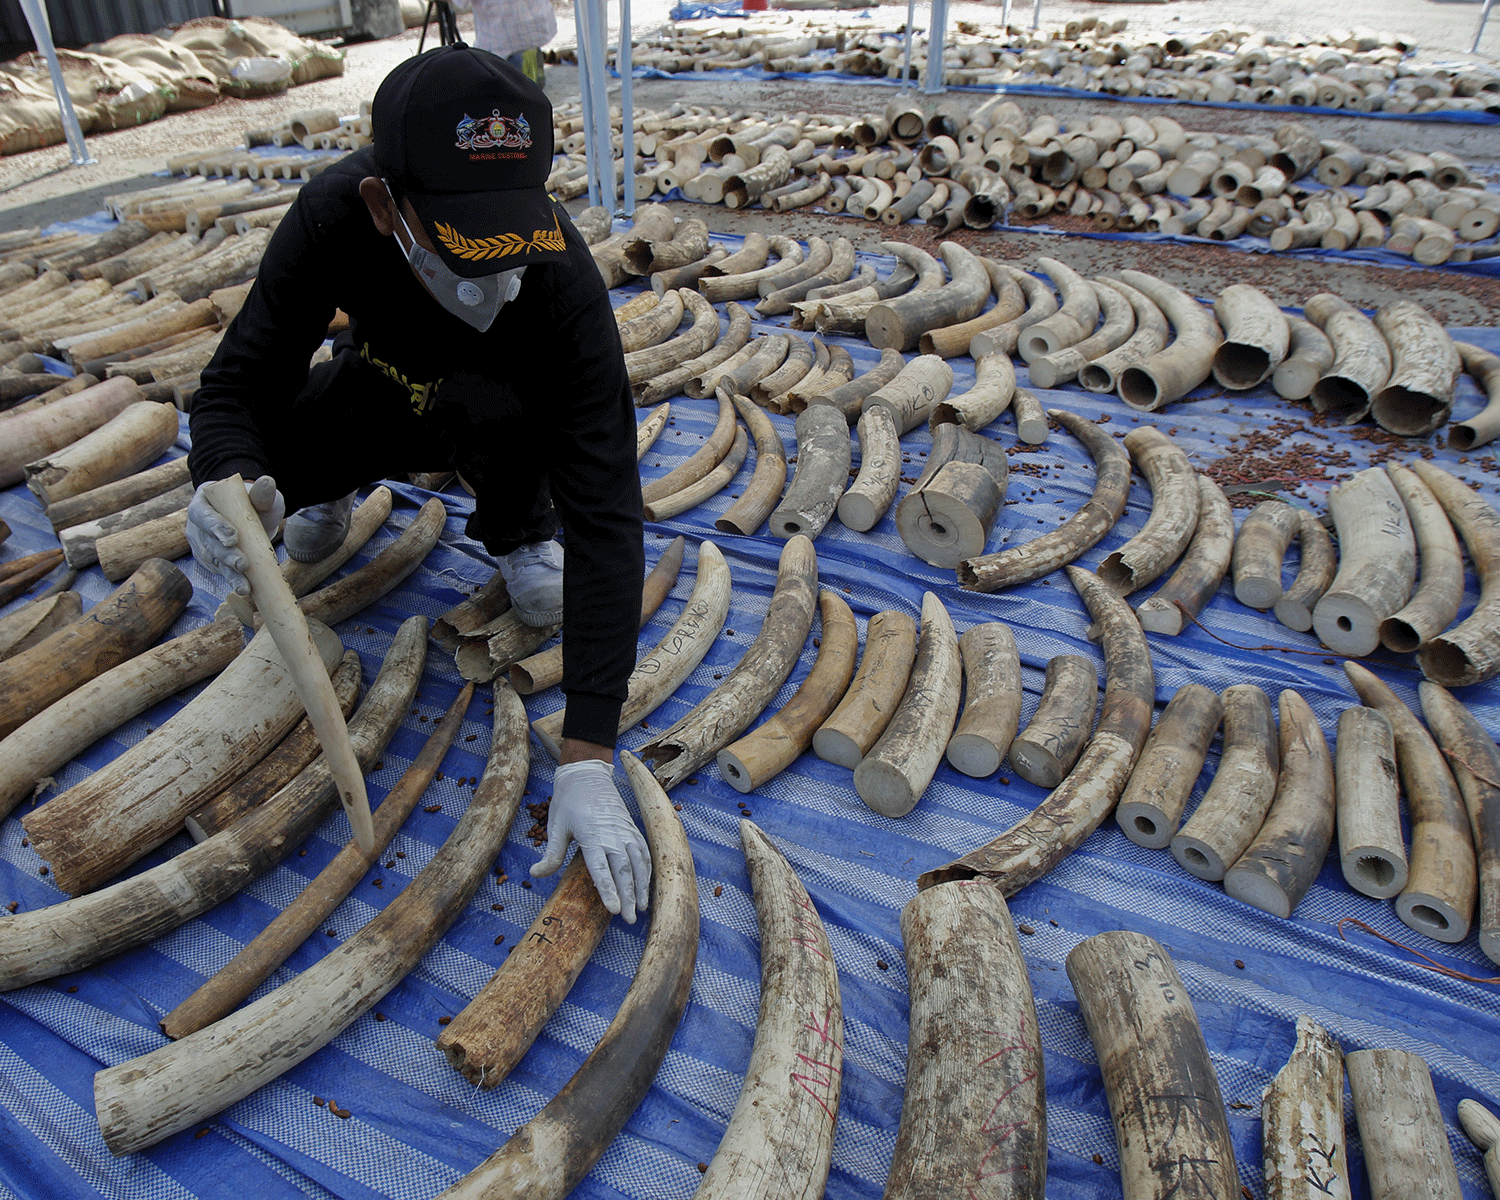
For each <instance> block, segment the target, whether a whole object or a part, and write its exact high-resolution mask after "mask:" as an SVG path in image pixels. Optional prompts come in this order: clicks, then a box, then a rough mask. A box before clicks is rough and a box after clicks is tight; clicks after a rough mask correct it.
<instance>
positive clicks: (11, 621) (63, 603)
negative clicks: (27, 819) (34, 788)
mask: <svg viewBox="0 0 1500 1200" xmlns="http://www.w3.org/2000/svg"><path fill="white" fill-rule="evenodd" d="M82 612H83V597H82V596H80V595H79V594H78V593H77V592H68V591H64V592H54V593H53V594H52V595H50V596H47V597H45V598H38V599H36V600H31V601H28V602H27V603H25V604H23V605H21V607H19V608H17V609H16V610H15V611H13V612H8V613H6V614H5V616H3V617H0V658H9V657H10V656H11V655H13V654H19V653H20V652H21V651H22V650H30V649H31V647H32V646H34V645H36V644H37V643H38V642H39V641H41V640H42V639H43V638H46V637H51V636H52V635H53V634H54V633H56V632H57V631H58V630H59V629H61V628H62V627H63V626H64V625H68V624H71V623H72V622H73V621H76V620H77V619H78V617H79V615H80V614H81V613H82ZM0 757H3V754H0ZM5 811H7V809H6V806H5V803H4V800H3V799H0V815H3V813H4V812H5Z"/></svg>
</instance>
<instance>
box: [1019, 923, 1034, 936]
mask: <svg viewBox="0 0 1500 1200" xmlns="http://www.w3.org/2000/svg"><path fill="white" fill-rule="evenodd" d="M1016 931H1017V932H1019V933H1024V934H1025V935H1026V936H1027V937H1030V936H1031V935H1032V934H1033V933H1035V932H1036V930H1035V929H1033V928H1032V927H1031V926H1030V925H1017V926H1016Z"/></svg>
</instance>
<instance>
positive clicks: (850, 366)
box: [782, 338, 900, 413]
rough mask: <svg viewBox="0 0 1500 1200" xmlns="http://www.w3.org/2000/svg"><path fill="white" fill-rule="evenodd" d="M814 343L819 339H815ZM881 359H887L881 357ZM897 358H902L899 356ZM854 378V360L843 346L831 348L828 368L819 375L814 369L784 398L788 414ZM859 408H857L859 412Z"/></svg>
mask: <svg viewBox="0 0 1500 1200" xmlns="http://www.w3.org/2000/svg"><path fill="white" fill-rule="evenodd" d="M813 341H814V342H818V341H819V339H817V338H814V339H813ZM881 357H882V358H883V357H885V356H884V355H881ZM897 357H900V356H899V355H898V356H897ZM853 378H854V359H853V358H852V357H851V356H850V354H849V351H847V350H845V349H844V347H842V346H831V347H829V350H828V366H827V367H825V368H824V369H823V372H822V374H818V372H817V368H816V367H814V369H813V370H812V371H809V372H808V374H807V378H805V379H804V380H803V381H802V382H801V383H799V384H798V385H797V386H796V387H794V388H793V389H792V390H791V391H789V392H787V394H786V395H785V396H783V397H782V401H783V405H784V407H785V410H786V411H787V412H792V413H798V412H801V411H802V410H803V409H804V408H806V407H807V406H808V405H809V404H811V403H813V401H814V399H815V398H816V397H818V396H822V395H824V394H826V393H828V392H831V391H833V390H835V389H836V388H841V387H843V386H844V384H846V383H848V382H849V381H850V380H851V379H853ZM857 408H858V406H856V410H857Z"/></svg>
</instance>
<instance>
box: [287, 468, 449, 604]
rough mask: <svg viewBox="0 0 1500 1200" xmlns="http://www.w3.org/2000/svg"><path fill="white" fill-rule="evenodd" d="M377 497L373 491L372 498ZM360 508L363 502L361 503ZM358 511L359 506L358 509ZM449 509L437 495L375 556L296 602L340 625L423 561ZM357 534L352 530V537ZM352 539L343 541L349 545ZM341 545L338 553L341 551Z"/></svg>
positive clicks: (392, 586) (295, 582) (379, 596)
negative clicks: (356, 568) (355, 569)
mask: <svg viewBox="0 0 1500 1200" xmlns="http://www.w3.org/2000/svg"><path fill="white" fill-rule="evenodd" d="M373 499H375V497H374V496H373V495H372V496H371V500H373ZM360 507H361V508H363V507H364V506H363V505H361V506H360ZM355 512H356V513H358V512H359V509H356V510H355ZM447 516H448V510H447V509H446V508H445V507H444V506H443V500H442V497H440V496H434V497H432V499H430V500H428V501H427V503H426V504H424V505H422V507H421V508H420V509H419V510H418V511H417V515H416V516H415V517H413V518H412V519H411V521H410V523H408V525H407V526H406V528H405V529H403V530H402V531H401V535H400V536H399V537H398V538H397V539H396V540H395V541H394V542H392V543H391V544H390V545H389V546H387V547H385V549H383V550H381V552H380V553H379V554H377V555H376V556H375V557H374V558H372V559H371V560H370V561H369V562H367V563H366V564H365V565H364V566H362V567H360V568H359V570H357V571H351V572H350V573H349V574H347V575H345V576H343V578H341V579H336V580H335V581H334V582H333V583H330V584H328V585H327V586H326V587H323V588H320V589H319V590H318V591H316V592H312V593H310V594H308V595H306V596H303V597H302V598H301V599H300V600H299V601H298V602H297V603H298V605H299V606H300V607H301V609H302V611H303V612H304V613H306V614H307V616H308V617H309V618H310V619H314V620H318V621H322V622H323V623H324V624H325V625H337V624H338V623H339V622H340V621H346V620H348V619H349V618H350V617H352V616H353V615H354V614H355V613H357V612H362V611H364V610H365V609H366V608H368V607H369V606H370V605H372V604H374V603H375V601H377V600H379V599H380V598H381V597H382V596H384V595H385V594H386V593H387V592H389V591H390V590H391V589H392V588H394V587H395V586H396V585H397V584H399V583H400V582H401V581H402V580H403V579H405V578H406V577H407V576H408V575H410V574H411V573H412V572H413V571H415V570H416V569H417V567H418V566H420V565H421V563H422V560H423V559H424V558H426V557H427V554H428V552H429V551H430V550H431V549H432V548H433V547H434V546H435V545H437V540H438V537H439V535H441V534H442V532H443V524H444V522H445V521H446V520H447ZM353 536H354V534H353V532H352V526H351V533H350V539H352V538H353ZM348 544H349V539H346V540H345V543H344V545H345V546H348ZM342 553H343V547H341V548H340V549H339V550H338V551H337V552H336V554H342ZM297 582H298V581H297V580H296V578H295V573H291V577H289V579H288V583H289V584H291V585H292V590H293V591H294V592H295V591H296V584H297Z"/></svg>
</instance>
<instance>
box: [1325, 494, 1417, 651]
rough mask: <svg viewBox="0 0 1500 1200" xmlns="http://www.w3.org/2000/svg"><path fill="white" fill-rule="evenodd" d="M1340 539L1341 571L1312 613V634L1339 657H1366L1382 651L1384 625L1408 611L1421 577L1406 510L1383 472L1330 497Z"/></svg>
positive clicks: (1415, 544) (1329, 495)
mask: <svg viewBox="0 0 1500 1200" xmlns="http://www.w3.org/2000/svg"><path fill="white" fill-rule="evenodd" d="M1328 508H1329V511H1330V512H1331V513H1332V514H1333V520H1334V524H1335V525H1336V526H1337V527H1338V533H1339V570H1338V574H1337V575H1335V576H1334V577H1333V582H1332V583H1331V584H1330V585H1329V587H1328V590H1327V591H1326V592H1324V593H1323V596H1322V599H1320V600H1319V601H1318V603H1317V606H1316V607H1315V608H1314V609H1313V629H1314V630H1316V631H1317V635H1318V637H1319V639H1321V640H1322V642H1323V644H1324V645H1325V646H1327V647H1328V648H1329V649H1330V650H1332V651H1334V652H1335V653H1336V654H1345V655H1350V656H1353V657H1362V656H1363V655H1366V654H1369V653H1370V651H1372V650H1374V649H1375V647H1376V646H1378V645H1380V624H1381V622H1382V621H1384V620H1385V619H1386V618H1387V617H1389V616H1390V615H1391V614H1392V613H1394V612H1396V611H1397V610H1398V609H1400V608H1401V607H1402V606H1403V605H1405V603H1406V601H1407V598H1408V597H1409V596H1410V595H1411V588H1412V583H1413V582H1414V581H1415V580H1416V576H1417V543H1416V539H1415V538H1414V537H1413V535H1412V529H1411V521H1410V520H1409V519H1408V518H1407V515H1406V505H1404V504H1403V503H1402V502H1401V497H1400V496H1399V495H1398V494H1397V492H1396V488H1395V485H1394V484H1392V483H1391V479H1390V476H1389V475H1387V474H1386V473H1385V472H1384V471H1382V470H1381V469H1380V468H1379V467H1369V468H1367V469H1365V470H1363V471H1360V472H1358V473H1357V474H1356V475H1355V476H1354V478H1353V479H1351V480H1349V481H1348V482H1346V483H1341V484H1339V485H1338V486H1337V487H1335V488H1334V489H1333V490H1332V491H1331V492H1329V493H1328Z"/></svg>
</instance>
